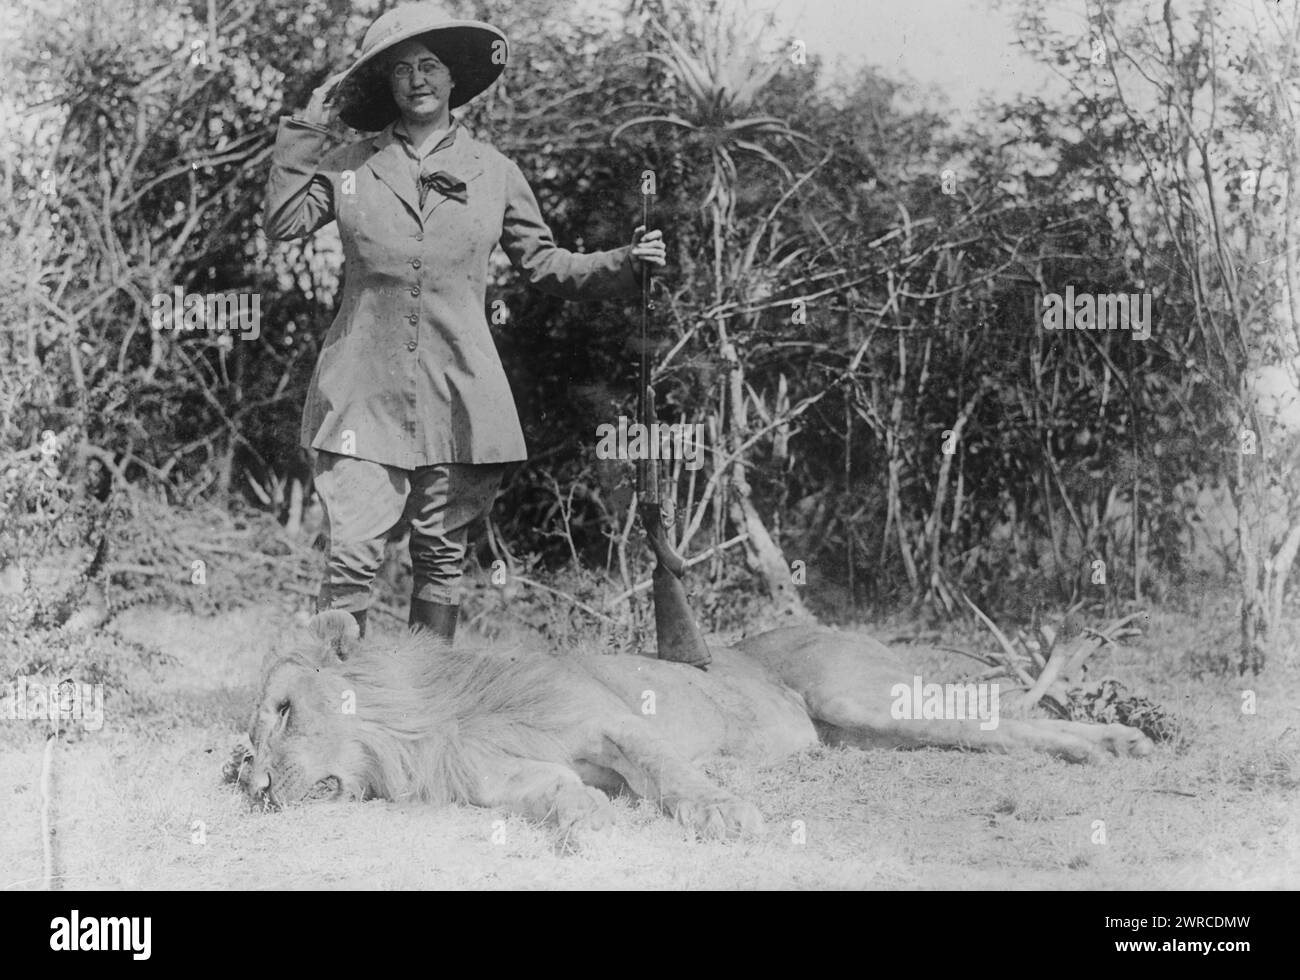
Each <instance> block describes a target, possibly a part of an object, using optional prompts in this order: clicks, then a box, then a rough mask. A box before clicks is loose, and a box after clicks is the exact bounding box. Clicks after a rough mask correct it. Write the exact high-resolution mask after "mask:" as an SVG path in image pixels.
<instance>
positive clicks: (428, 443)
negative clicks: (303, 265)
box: [264, 3, 666, 644]
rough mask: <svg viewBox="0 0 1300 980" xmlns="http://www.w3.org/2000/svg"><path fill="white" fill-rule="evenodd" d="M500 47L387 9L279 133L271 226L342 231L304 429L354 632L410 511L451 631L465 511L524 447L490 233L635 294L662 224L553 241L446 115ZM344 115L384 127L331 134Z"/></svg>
mask: <svg viewBox="0 0 1300 980" xmlns="http://www.w3.org/2000/svg"><path fill="white" fill-rule="evenodd" d="M507 55H508V45H507V42H506V38H505V36H504V35H503V34H502V33H501V31H499V30H498V29H497V28H495V27H493V26H491V25H490V24H484V23H479V22H477V21H449V20H446V19H445V17H444V15H443V14H442V12H441V11H440V10H439V8H438V7H437V6H436V5H432V4H424V3H420V4H409V5H406V6H401V7H397V8H395V9H393V10H391V11H389V12H388V13H386V14H384V15H383V16H381V17H380V18H379V19H378V20H376V21H375V23H374V24H373V25H372V26H371V27H370V29H369V30H368V31H367V32H366V36H365V39H364V41H363V42H362V46H361V55H360V57H359V58H358V59H357V61H356V63H355V64H354V65H353V66H352V67H351V68H349V69H348V70H347V71H346V72H341V73H339V74H338V75H335V76H333V77H331V78H330V79H328V80H327V81H326V82H325V84H324V85H322V86H321V87H320V88H318V89H317V90H316V91H315V92H314V93H313V94H312V97H311V101H310V104H309V105H308V107H307V111H306V112H305V113H304V114H303V115H301V116H291V117H282V118H281V120H280V125H279V131H278V133H277V136H276V144H275V152H274V155H273V157H272V161H271V174H270V178H269V181H268V186H267V199H266V210H265V220H264V226H265V229H266V234H267V236H268V237H270V238H272V239H291V238H301V237H303V236H306V235H310V234H311V233H312V232H314V231H315V230H316V229H317V228H320V227H322V226H323V225H326V224H328V223H329V222H330V221H333V220H337V221H338V223H339V231H340V235H341V238H342V241H343V253H344V262H345V268H344V287H343V296H342V300H341V302H340V305H339V311H338V314H337V316H336V317H335V319H334V323H333V325H332V326H331V327H330V330H329V333H328V334H327V335H326V336H325V340H324V343H323V345H322V350H321V355H320V360H319V362H318V363H317V365H316V371H315V374H314V375H313V377H312V381H311V387H310V389H309V391H308V395H307V402H306V406H305V407H304V410H303V422H302V442H303V445H304V446H307V447H310V448H311V449H314V450H316V451H317V457H316V459H317V461H316V489H317V492H318V493H319V494H320V497H321V501H322V503H323V504H324V507H325V511H326V517H327V520H328V526H329V558H328V562H327V567H326V575H325V580H324V582H323V584H322V586H321V592H320V597H319V600H318V609H344V610H347V611H348V612H350V613H351V614H352V615H353V616H355V617H356V619H357V623H358V625H359V626H360V627H361V629H362V632H363V633H364V631H365V620H366V610H367V608H368V607H369V605H370V598H371V596H370V585H371V581H372V580H373V578H374V576H375V573H376V572H377V571H378V570H379V566H380V564H381V563H382V562H383V558H384V544H385V542H386V541H387V540H388V538H389V536H390V533H391V532H393V531H395V530H397V531H399V532H400V530H404V529H407V528H409V530H410V536H411V537H410V547H411V564H412V568H413V572H414V587H413V590H412V595H411V613H410V625H411V628H412V629H419V628H428V629H430V630H432V631H434V632H435V633H436V634H437V635H438V636H440V637H441V638H442V639H444V640H445V641H446V642H447V643H448V644H450V642H451V640H452V637H453V636H454V635H455V630H456V619H457V614H458V610H459V606H458V603H457V588H458V585H459V580H460V576H461V567H462V563H463V559H464V556H465V543H466V534H467V531H468V528H469V525H470V524H471V523H472V522H473V521H474V520H476V519H477V518H479V517H482V516H484V515H485V514H486V513H487V511H488V510H489V509H490V507H491V505H492V500H493V496H494V495H495V493H496V491H497V489H498V487H499V486H500V482H501V477H502V474H503V472H504V469H505V466H506V464H507V463H510V462H512V461H517V460H522V459H525V458H526V452H525V448H524V439H523V433H522V431H521V430H520V427H519V419H518V417H517V415H516V413H515V408H514V399H513V397H512V396H511V393H510V388H509V386H508V384H507V382H506V377H505V372H504V371H503V370H502V367H501V361H500V359H499V357H498V356H497V352H496V348H495V346H494V344H493V341H492V336H491V334H490V332H489V330H488V325H487V319H486V317H485V315H484V290H485V285H486V277H487V269H488V257H489V255H490V254H491V252H492V249H493V247H494V246H495V245H496V244H497V243H498V242H500V244H501V246H502V247H503V248H504V249H505V253H506V255H507V256H509V258H510V261H511V263H512V264H513V265H514V266H515V268H516V269H518V270H519V271H520V272H521V273H522V274H523V275H524V276H525V277H526V278H527V279H528V281H529V282H530V283H532V284H533V285H534V286H537V287H538V288H540V289H543V290H546V291H547V292H550V293H554V294H556V295H558V296H562V297H565V298H569V299H595V298H601V297H613V296H632V295H634V294H635V293H636V291H637V288H638V282H639V280H638V276H639V274H640V272H641V263H650V264H653V265H658V266H662V265H664V263H665V260H666V254H665V249H664V243H663V240H662V236H661V234H660V233H659V232H658V231H649V232H647V231H646V230H645V229H644V228H643V227H638V228H637V229H636V231H635V233H634V240H633V244H632V245H631V246H626V247H623V248H618V249H613V250H610V251H606V252H595V253H591V254H578V253H575V252H570V251H568V250H567V249H563V248H559V247H557V246H556V244H555V241H554V239H553V238H552V236H551V232H550V229H549V228H548V227H547V226H546V222H545V221H544V220H543V218H542V216H541V214H540V213H539V211H538V207H537V200H536V198H535V197H534V196H533V193H532V190H531V189H530V188H529V186H528V182H527V181H526V180H525V179H524V176H523V174H522V173H521V172H520V170H519V168H518V167H517V166H516V165H515V164H514V163H513V162H511V161H510V160H508V159H507V158H506V157H504V156H502V155H501V154H500V153H498V152H497V151H496V150H494V149H493V148H492V147H489V146H487V145H486V144H483V143H480V142H478V141H477V140H475V139H474V138H473V137H471V136H470V135H469V133H467V132H466V131H465V130H464V129H463V128H462V127H461V126H459V125H458V124H457V122H456V121H455V120H454V119H453V118H452V116H451V110H452V109H455V108H456V107H458V106H461V105H464V104H465V103H466V102H468V101H469V100H470V99H472V98H474V97H475V96H477V95H479V94H480V93H481V92H483V91H484V90H485V89H486V88H488V87H489V86H490V85H491V84H492V83H493V82H494V81H495V80H496V78H497V76H498V75H500V73H501V71H502V69H503V68H504V67H505V63H506V60H507ZM336 88H337V90H338V91H339V92H341V93H343V94H342V95H341V96H340V98H339V100H338V101H337V102H334V101H331V99H332V96H333V93H334V92H335V90H336ZM335 115H337V116H338V117H339V118H341V119H342V120H343V121H344V122H345V123H347V124H348V125H349V126H351V127H352V128H353V129H357V130H362V131H365V132H371V133H375V134H376V135H374V136H371V137H368V138H366V139H362V140H359V141H357V142H354V143H351V144H349V145H346V146H340V147H337V148H334V149H330V148H329V146H328V144H329V142H330V130H329V129H328V126H329V124H330V123H331V122H332V121H333V118H334V116H335Z"/></svg>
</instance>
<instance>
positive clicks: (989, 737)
mask: <svg viewBox="0 0 1300 980" xmlns="http://www.w3.org/2000/svg"><path fill="white" fill-rule="evenodd" d="M310 630H311V633H312V634H313V636H314V641H313V642H311V643H309V644H306V645H304V647H303V648H302V649H300V650H297V651H294V652H292V653H290V654H288V655H284V656H281V657H278V658H268V661H267V664H266V665H265V667H264V670H263V681H262V693H261V698H260V700H259V703H258V706H257V708H256V710H255V713H254V716H253V721H252V725H251V727H250V731H249V738H250V739H251V741H252V745H253V755H252V760H251V764H250V765H249V766H248V767H247V770H246V772H245V775H244V776H243V777H242V778H241V782H242V784H243V786H244V789H245V791H246V792H247V793H248V794H249V795H250V796H251V797H252V798H253V799H254V800H256V801H261V802H263V803H269V804H272V805H282V804H285V803H291V802H296V801H300V800H304V799H319V798H355V799H364V798H374V797H377V798H382V799H389V800H412V799H413V800H423V801H427V802H430V803H449V802H452V801H460V802H465V803H471V804H474V805H476V806H484V807H502V808H505V809H508V810H510V811H513V812H516V813H520V814H522V815H524V816H526V817H528V818H530V819H533V820H538V821H542V820H549V821H554V822H556V823H558V824H559V826H560V827H561V828H562V829H565V830H568V829H570V828H574V827H595V826H600V825H601V824H603V823H605V822H606V821H607V820H608V818H609V815H610V807H609V800H608V798H607V797H606V795H605V793H606V792H611V791H614V790H618V789H623V788H627V789H630V790H631V791H632V792H633V793H635V794H636V795H638V796H642V797H645V798H647V799H650V800H654V801H656V802H657V803H658V804H659V805H660V806H661V807H662V808H663V810H664V811H665V812H666V813H668V814H669V815H671V816H673V817H675V818H676V819H677V820H678V821H679V822H681V823H682V824H684V825H686V826H687V827H690V828H692V829H693V830H695V831H697V832H699V833H701V834H704V835H708V836H728V835H733V834H737V833H751V832H758V831H759V830H761V827H762V818H761V817H760V816H759V812H758V810H756V809H755V808H754V807H753V806H752V805H751V804H749V803H747V802H745V801H744V800H741V799H738V798H737V797H735V796H734V795H732V794H731V793H728V792H727V791H726V790H724V789H722V788H720V787H718V786H716V785H714V784H713V783H712V782H710V781H709V780H708V779H707V778H706V777H705V776H704V774H703V773H702V772H701V771H700V770H699V768H697V762H698V761H699V760H701V759H703V758H706V757H708V756H710V755H720V754H727V755H732V756H738V757H740V758H742V759H744V760H747V761H750V762H752V763H755V764H760V765H761V764H767V763H774V762H777V761H779V760H781V759H783V758H785V757H787V756H789V755H791V754H793V753H796V752H799V751H800V750H802V749H805V748H808V747H809V746H812V745H814V744H816V743H817V741H818V740H819V738H820V739H821V740H822V741H826V742H829V743H832V744H849V745H854V746H858V747H862V748H868V747H878V746H888V747H917V746H946V747H952V748H965V749H976V750H990V751H1009V750H1012V749H1016V748H1021V747H1025V748H1031V749H1035V750H1038V751H1042V752H1050V753H1052V754H1054V755H1057V756H1060V757H1062V758H1065V759H1068V760H1070V761H1073V762H1088V761H1094V760H1096V759H1098V758H1099V757H1101V755H1102V754H1103V753H1105V752H1110V753H1113V754H1115V755H1134V756H1142V755H1146V754H1147V753H1149V752H1150V751H1151V749H1152V745H1151V742H1150V740H1148V739H1147V737H1146V736H1145V735H1143V734H1142V733H1141V732H1139V731H1138V730H1137V729H1134V728H1129V727H1126V726H1124V725H1091V724H1084V723H1080V722H1066V721H1048V720H1032V721H1012V720H1007V719H998V718H997V717H996V714H994V715H993V717H992V721H994V722H995V724H994V725H990V724H989V720H990V719H989V718H988V717H987V716H982V717H984V720H980V718H978V717H973V714H974V713H973V712H972V713H971V715H960V714H959V715H958V718H957V719H955V720H942V719H937V718H925V717H922V718H909V717H895V715H898V714H900V713H901V714H904V715H906V714H907V713H908V712H900V711H899V710H898V708H899V702H900V696H901V695H902V694H903V692H904V690H905V689H906V690H908V691H910V690H911V689H912V687H913V685H914V684H918V682H917V681H916V680H915V677H914V675H915V672H914V671H912V670H909V669H907V667H906V666H905V665H904V664H903V662H902V661H901V660H900V659H899V658H898V657H897V656H896V655H895V654H894V653H892V652H891V651H890V650H888V649H887V648H886V647H884V646H883V645H882V644H880V643H878V642H876V641H875V640H873V639H871V638H869V637H867V636H863V635H860V634H852V633H838V632H834V631H832V630H827V629H822V628H819V627H804V626H796V627H788V628H784V629H778V630H774V631H772V632H769V633H764V634H761V635H759V636H755V637H753V638H751V639H747V640H745V641H743V642H741V643H740V644H738V645H737V646H735V647H733V648H722V649H715V650H714V651H713V656H714V660H713V666H712V667H711V668H710V670H709V672H708V673H703V672H701V671H698V670H695V669H694V668H691V667H687V666H684V665H682V664H676V663H668V662H665V661H660V660H651V659H648V658H645V657H637V656H568V657H555V656H550V655H545V654H524V653H511V654H506V653H501V652H487V653H484V652H472V651H466V650H459V649H457V650H452V651H448V650H445V649H442V648H440V647H439V646H438V645H437V641H436V640H432V639H429V638H427V637H421V636H420V635H415V636H407V637H404V638H402V639H394V640H383V639H373V640H368V641H367V642H366V643H365V644H364V645H363V644H361V643H359V641H358V639H357V627H356V623H355V621H354V620H353V619H352V617H351V616H348V615H347V614H346V613H340V612H327V613H324V614H322V615H319V616H317V617H316V618H315V619H314V620H313V621H312V623H311V627H310ZM917 690H918V692H919V686H918V687H917ZM972 693H973V690H972ZM903 700H906V698H904V699H903ZM891 709H892V710H891ZM929 713H930V712H926V714H929Z"/></svg>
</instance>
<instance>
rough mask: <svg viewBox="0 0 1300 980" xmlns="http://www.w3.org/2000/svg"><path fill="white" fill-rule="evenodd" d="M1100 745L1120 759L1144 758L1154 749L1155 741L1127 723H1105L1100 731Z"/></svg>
mask: <svg viewBox="0 0 1300 980" xmlns="http://www.w3.org/2000/svg"><path fill="white" fill-rule="evenodd" d="M1101 745H1102V747H1103V748H1105V749H1106V750H1108V751H1109V752H1111V753H1113V754H1115V755H1117V756H1119V757H1120V758H1121V759H1122V758H1125V757H1132V758H1134V759H1144V758H1146V757H1147V756H1149V755H1150V754H1151V753H1152V752H1154V751H1155V747H1156V746H1155V743H1154V742H1152V741H1151V739H1149V738H1147V737H1146V735H1144V734H1143V733H1142V732H1140V731H1139V730H1138V729H1136V728H1132V727H1130V726H1129V725H1107V726H1105V728H1104V729H1103V731H1102V736H1101Z"/></svg>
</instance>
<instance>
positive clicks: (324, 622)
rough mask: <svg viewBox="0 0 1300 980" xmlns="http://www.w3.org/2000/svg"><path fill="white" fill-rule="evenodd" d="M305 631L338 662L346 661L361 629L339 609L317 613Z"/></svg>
mask: <svg viewBox="0 0 1300 980" xmlns="http://www.w3.org/2000/svg"><path fill="white" fill-rule="evenodd" d="M307 629H308V630H309V631H310V632H311V635H312V636H314V637H316V639H318V640H320V641H321V644H322V645H323V647H324V649H325V650H326V651H328V652H329V653H331V654H333V655H334V656H336V657H338V658H339V659H340V660H347V659H348V653H349V652H350V651H351V649H352V648H353V647H354V646H356V645H357V643H358V642H359V641H360V639H361V627H360V626H358V625H357V621H356V620H355V619H354V618H353V617H352V616H351V615H350V614H348V613H345V612H343V611H342V610H339V609H330V610H327V611H326V612H323V613H317V614H316V615H315V616H313V617H312V618H311V622H309V623H308V624H307Z"/></svg>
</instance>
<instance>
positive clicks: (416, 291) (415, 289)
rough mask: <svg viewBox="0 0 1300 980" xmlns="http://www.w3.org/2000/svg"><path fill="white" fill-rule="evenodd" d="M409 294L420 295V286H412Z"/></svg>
mask: <svg viewBox="0 0 1300 980" xmlns="http://www.w3.org/2000/svg"><path fill="white" fill-rule="evenodd" d="M411 295H412V296H419V295H420V287H419V286H412V287H411Z"/></svg>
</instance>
